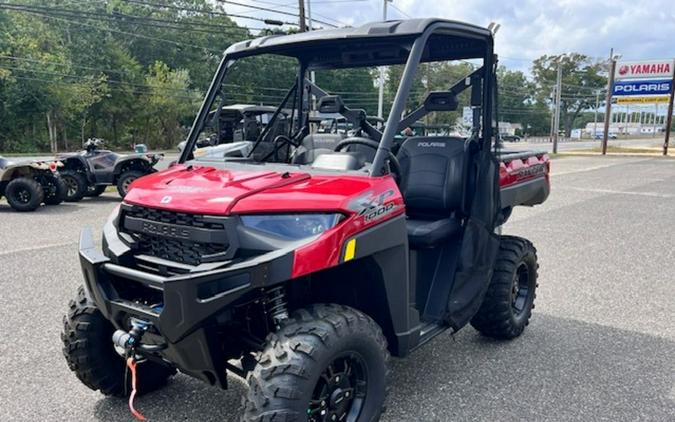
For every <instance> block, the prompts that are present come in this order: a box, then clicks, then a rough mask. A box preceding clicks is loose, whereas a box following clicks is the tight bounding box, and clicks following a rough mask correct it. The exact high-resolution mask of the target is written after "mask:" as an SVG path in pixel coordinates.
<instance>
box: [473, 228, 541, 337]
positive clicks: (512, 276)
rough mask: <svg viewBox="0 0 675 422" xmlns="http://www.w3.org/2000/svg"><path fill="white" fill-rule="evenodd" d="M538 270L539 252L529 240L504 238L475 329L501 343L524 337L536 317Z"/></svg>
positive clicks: (474, 323)
mask: <svg viewBox="0 0 675 422" xmlns="http://www.w3.org/2000/svg"><path fill="white" fill-rule="evenodd" d="M538 269H539V264H538V263H537V250H536V249H535V248H534V245H532V243H531V242H530V241H529V240H527V239H523V238H520V237H514V236H502V237H501V243H500V245H499V252H498V254H497V260H496V262H495V269H494V272H493V274H492V280H491V281H490V285H489V286H488V290H487V293H486V294H485V298H484V299H483V303H482V304H481V307H480V309H479V310H478V313H477V314H476V315H475V316H474V317H473V319H472V320H471V325H472V326H473V327H474V328H475V329H477V330H478V331H480V332H481V333H482V334H484V335H486V336H488V337H493V338H497V339H512V338H515V337H518V336H519V335H521V334H522V333H523V330H525V327H526V326H527V325H528V324H529V323H530V317H531V316H532V309H533V308H534V299H535V298H536V296H537V295H536V289H537V270H538Z"/></svg>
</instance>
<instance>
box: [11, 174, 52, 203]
mask: <svg viewBox="0 0 675 422" xmlns="http://www.w3.org/2000/svg"><path fill="white" fill-rule="evenodd" d="M5 196H6V197H7V202H8V203H9V205H10V206H11V207H12V208H14V209H15V210H16V211H35V210H36V209H38V207H39V206H40V204H41V203H42V202H43V201H44V198H45V193H44V190H43V189H42V186H40V184H39V183H38V182H37V181H35V180H33V179H30V178H28V177H18V178H16V179H14V180H12V181H10V182H9V183H8V184H7V188H6V189H5Z"/></svg>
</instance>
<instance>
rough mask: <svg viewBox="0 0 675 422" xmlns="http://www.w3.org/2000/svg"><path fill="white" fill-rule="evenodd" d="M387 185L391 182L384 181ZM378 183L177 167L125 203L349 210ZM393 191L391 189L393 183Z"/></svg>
mask: <svg viewBox="0 0 675 422" xmlns="http://www.w3.org/2000/svg"><path fill="white" fill-rule="evenodd" d="M385 179H390V180H391V178H390V177H385ZM381 182H382V178H371V177H367V176H365V175H364V176H351V175H345V174H336V175H310V174H309V173H304V172H293V173H279V172H275V171H240V170H236V171H235V170H219V169H216V168H213V167H197V166H195V167H190V168H188V167H186V166H182V165H179V166H175V167H172V168H170V169H168V170H165V171H162V172H159V173H154V174H151V175H148V176H145V177H143V178H141V179H138V180H137V181H136V182H134V184H133V185H132V189H131V190H130V191H129V193H128V194H127V196H126V197H125V199H124V201H125V202H128V203H130V204H134V205H141V206H146V207H151V208H161V209H167V210H172V211H179V212H187V213H198V214H210V215H228V214H239V213H275V212H288V211H298V212H300V211H321V210H335V211H338V210H343V211H345V212H347V211H348V210H349V208H348V203H349V200H350V198H351V197H353V196H354V195H356V194H358V193H359V192H363V191H367V190H368V189H371V188H373V187H374V186H375V185H376V184H381ZM391 183H392V185H394V186H395V184H394V182H393V180H391Z"/></svg>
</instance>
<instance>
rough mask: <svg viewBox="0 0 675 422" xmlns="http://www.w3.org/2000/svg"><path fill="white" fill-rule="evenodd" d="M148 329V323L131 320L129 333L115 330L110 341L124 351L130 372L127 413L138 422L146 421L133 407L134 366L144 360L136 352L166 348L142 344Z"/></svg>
mask: <svg viewBox="0 0 675 422" xmlns="http://www.w3.org/2000/svg"><path fill="white" fill-rule="evenodd" d="M149 327H150V323H148V322H145V321H141V320H138V319H135V318H134V319H132V320H131V330H129V332H127V331H124V330H117V331H115V332H114V333H113V336H112V341H113V345H114V346H115V348H116V349H119V350H123V351H124V357H125V358H126V364H127V368H129V371H130V372H131V395H130V396H129V411H131V414H132V415H133V416H134V417H135V418H136V419H137V420H139V421H145V420H147V419H146V418H145V416H143V414H142V413H141V412H139V411H138V410H136V408H135V407H134V398H135V397H136V393H137V391H138V390H137V382H138V381H137V378H138V375H137V371H136V366H137V365H138V364H139V363H142V362H143V361H144V360H145V359H144V358H143V357H142V356H139V355H137V354H136V352H137V351H142V352H157V351H160V350H163V349H165V348H166V343H163V344H143V343H141V338H142V337H143V334H144V333H145V332H146V331H147V330H148V328H149Z"/></svg>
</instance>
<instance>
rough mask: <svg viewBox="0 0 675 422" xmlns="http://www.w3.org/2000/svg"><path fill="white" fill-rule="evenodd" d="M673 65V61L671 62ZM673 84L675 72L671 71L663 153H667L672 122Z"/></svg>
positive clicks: (674, 93)
mask: <svg viewBox="0 0 675 422" xmlns="http://www.w3.org/2000/svg"><path fill="white" fill-rule="evenodd" d="M673 65H674V66H675V61H674V62H673ZM674 85H675V72H673V78H672V81H671V89H670V101H669V102H668V117H667V119H668V120H667V121H666V137H665V139H664V140H663V155H668V142H669V141H670V126H671V125H672V124H673V97H675V89H672V88H673V86H674Z"/></svg>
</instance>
